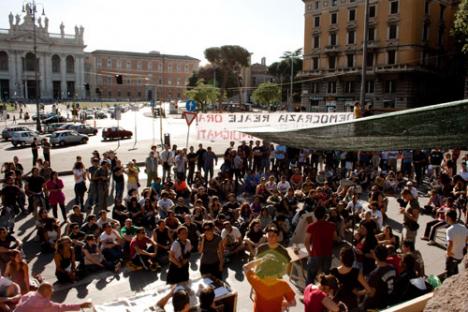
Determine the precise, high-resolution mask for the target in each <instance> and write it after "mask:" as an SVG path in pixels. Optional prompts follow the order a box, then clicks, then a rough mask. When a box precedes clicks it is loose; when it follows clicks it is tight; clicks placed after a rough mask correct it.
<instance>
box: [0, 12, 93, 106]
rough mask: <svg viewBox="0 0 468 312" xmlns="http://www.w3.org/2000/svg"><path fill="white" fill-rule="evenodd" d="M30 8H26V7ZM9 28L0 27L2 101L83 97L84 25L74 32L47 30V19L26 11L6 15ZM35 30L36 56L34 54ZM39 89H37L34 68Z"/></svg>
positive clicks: (61, 26)
mask: <svg viewBox="0 0 468 312" xmlns="http://www.w3.org/2000/svg"><path fill="white" fill-rule="evenodd" d="M25 11H26V12H28V11H29V7H27V8H26V10H25ZM8 18H9V24H10V28H9V29H0V95H1V98H2V100H7V99H13V100H21V101H22V100H25V101H29V100H33V99H35V98H36V94H37V95H38V96H39V98H40V99H41V100H43V101H47V100H50V101H51V100H56V99H62V98H74V97H75V98H82V97H84V95H85V88H84V85H85V81H84V59H85V53H84V48H85V45H84V43H83V33H84V28H83V27H82V26H81V27H78V26H75V34H71V35H70V34H66V33H65V26H64V25H63V23H62V24H61V25H60V33H50V32H49V19H48V18H47V17H45V18H44V17H43V16H39V17H38V18H37V20H36V22H35V23H34V22H33V18H32V17H31V16H30V15H29V14H23V15H19V14H17V15H16V16H13V14H12V13H10V14H9V16H8ZM34 32H35V35H36V47H37V59H36V60H35V57H34V53H33V51H34ZM36 66H37V70H38V80H39V83H38V85H39V88H38V89H36V80H35V70H36Z"/></svg>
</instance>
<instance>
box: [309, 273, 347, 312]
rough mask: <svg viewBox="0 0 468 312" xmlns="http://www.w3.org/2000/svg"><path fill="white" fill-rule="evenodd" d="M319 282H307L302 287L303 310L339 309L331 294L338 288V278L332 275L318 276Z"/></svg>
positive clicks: (336, 311)
mask: <svg viewBox="0 0 468 312" xmlns="http://www.w3.org/2000/svg"><path fill="white" fill-rule="evenodd" d="M319 280H320V284H319V286H315V285H314V284H309V285H308V286H307V287H306V288H305V289H304V311H305V312H322V311H333V312H338V311H340V307H339V305H338V304H336V303H335V302H334V301H333V300H332V298H331V297H332V296H333V294H334V293H335V292H336V291H337V290H338V280H337V279H336V277H335V276H333V275H324V274H321V275H320V276H319Z"/></svg>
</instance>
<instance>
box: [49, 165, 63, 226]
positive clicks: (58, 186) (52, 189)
mask: <svg viewBox="0 0 468 312" xmlns="http://www.w3.org/2000/svg"><path fill="white" fill-rule="evenodd" d="M45 186H46V189H47V192H49V204H50V206H51V207H52V212H53V214H54V218H56V219H58V214H57V206H60V210H61V211H62V217H63V221H64V222H66V221H67V213H66V211H65V194H64V193H63V191H62V189H63V181H62V180H61V179H59V177H58V173H57V172H56V171H53V172H52V174H51V176H50V180H49V181H47V182H46V184H45Z"/></svg>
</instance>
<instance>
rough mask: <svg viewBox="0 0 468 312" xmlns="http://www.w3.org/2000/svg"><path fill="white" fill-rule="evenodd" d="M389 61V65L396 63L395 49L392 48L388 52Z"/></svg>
mask: <svg viewBox="0 0 468 312" xmlns="http://www.w3.org/2000/svg"><path fill="white" fill-rule="evenodd" d="M387 63H388V64H389V65H395V64H396V51H395V50H391V51H388V52H387Z"/></svg>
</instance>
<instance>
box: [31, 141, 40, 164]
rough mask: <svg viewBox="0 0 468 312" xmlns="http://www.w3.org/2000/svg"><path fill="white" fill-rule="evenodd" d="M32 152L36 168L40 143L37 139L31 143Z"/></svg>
mask: <svg viewBox="0 0 468 312" xmlns="http://www.w3.org/2000/svg"><path fill="white" fill-rule="evenodd" d="M31 152H32V158H33V159H32V165H33V167H34V166H36V161H37V159H38V158H39V143H38V142H37V138H34V140H33V141H32V143H31Z"/></svg>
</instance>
